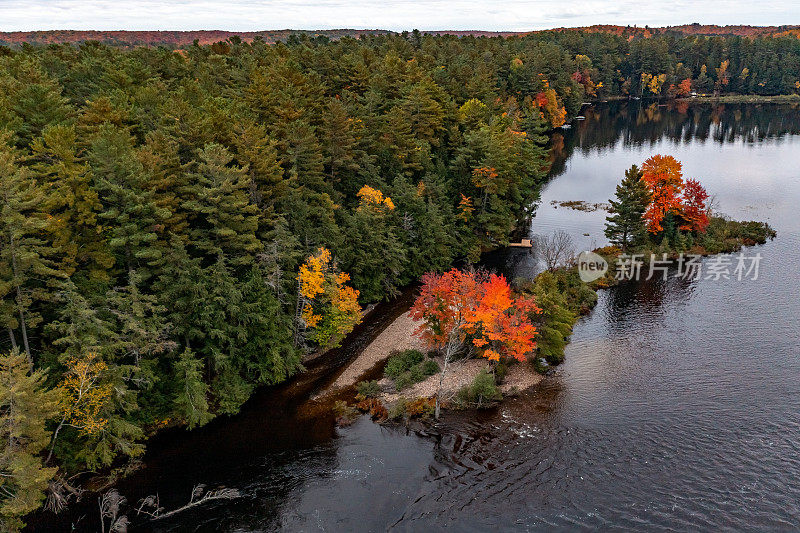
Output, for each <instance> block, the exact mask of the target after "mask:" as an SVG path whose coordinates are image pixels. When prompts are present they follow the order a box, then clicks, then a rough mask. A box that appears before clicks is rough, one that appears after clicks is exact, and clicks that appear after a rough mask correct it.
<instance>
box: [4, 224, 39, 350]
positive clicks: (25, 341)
mask: <svg viewBox="0 0 800 533" xmlns="http://www.w3.org/2000/svg"><path fill="white" fill-rule="evenodd" d="M9 239H10V244H11V268H12V271H13V273H14V287H15V288H16V290H17V310H18V311H19V327H20V329H21V330H22V345H23V347H24V348H25V356H26V357H27V358H28V363H30V364H31V365H32V364H33V358H32V357H31V347H30V345H29V344H28V328H27V327H26V325H25V313H24V312H23V311H22V287H20V286H19V277H18V275H19V274H18V269H17V254H16V252H15V249H14V235H10V236H9Z"/></svg>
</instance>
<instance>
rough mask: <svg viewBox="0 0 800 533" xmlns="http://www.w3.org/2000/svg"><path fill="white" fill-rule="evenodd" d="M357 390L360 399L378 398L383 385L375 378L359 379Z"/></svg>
mask: <svg viewBox="0 0 800 533" xmlns="http://www.w3.org/2000/svg"><path fill="white" fill-rule="evenodd" d="M356 391H357V392H358V399H359V400H363V399H365V398H377V397H378V396H379V395H380V393H381V386H380V385H378V382H377V381H375V380H372V381H359V382H358V383H356Z"/></svg>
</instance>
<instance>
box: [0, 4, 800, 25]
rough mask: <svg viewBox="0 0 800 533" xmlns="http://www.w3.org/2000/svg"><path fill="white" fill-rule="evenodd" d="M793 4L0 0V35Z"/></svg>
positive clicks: (691, 15)
mask: <svg viewBox="0 0 800 533" xmlns="http://www.w3.org/2000/svg"><path fill="white" fill-rule="evenodd" d="M798 19H800V14H798V13H797V9H796V4H795V3H794V2H793V1H788V0H782V1H778V2H762V3H753V2H752V1H751V0H724V1H717V2H713V3H712V2H690V1H687V0H677V1H673V2H664V1H658V2H655V1H632V0H619V1H600V0H578V1H573V2H565V1H564V0H518V1H513V0H504V1H497V0H494V1H491V0H489V1H470V0H451V1H445V0H434V1H421V0H394V1H388V0H352V1H345V0H257V1H243V0H228V1H221V0H200V1H196V2H192V1H187V0H174V1H167V0H160V1H156V0H89V1H80V0H28V1H22V0H0V31H28V30H47V29H78V30H87V29H97V30H113V29H128V30H198V29H221V30H231V31H256V30H269V29H284V28H293V29H326V28H383V29H391V30H404V29H413V28H419V29H421V30H434V29H481V30H507V31H524V30H532V29H542V28H552V27H557V26H582V25H589V24H623V25H625V24H631V25H633V24H638V25H640V26H643V25H645V24H649V25H651V26H663V25H670V24H673V25H674V24H685V23H691V22H700V23H703V24H756V25H770V24H793V23H794V24H797V23H800V20H798Z"/></svg>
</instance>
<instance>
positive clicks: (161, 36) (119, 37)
mask: <svg viewBox="0 0 800 533" xmlns="http://www.w3.org/2000/svg"><path fill="white" fill-rule="evenodd" d="M538 31H585V32H596V33H611V34H614V35H627V36H632V37H633V36H639V37H650V36H651V35H658V34H663V33H676V34H682V35H738V36H742V37H763V36H788V35H794V36H800V25H795V26H744V25H740V26H715V25H700V24H684V25H681V26H667V27H663V28H650V27H648V26H614V25H601V24H599V25H594V26H584V27H578V28H555V29H554V30H538ZM388 33H396V32H392V31H389V30H366V29H363V30H357V29H337V30H289V29H286V30H265V31H253V32H236V31H222V30H197V31H124V30H119V31H83V30H52V31H26V32H0V45H7V46H14V45H20V44H22V43H30V44H37V45H47V44H53V43H82V42H84V41H100V42H101V43H105V44H109V45H114V46H122V47H126V46H167V47H171V48H181V47H185V46H188V45H191V44H192V43H193V42H194V41H195V40H197V41H198V42H199V43H200V44H211V43H215V42H219V41H224V40H226V39H229V38H231V37H233V36H238V37H239V38H241V39H242V40H244V41H252V40H253V39H255V38H261V39H263V40H264V41H265V42H267V43H274V42H277V41H285V40H286V39H287V38H288V37H289V36H290V35H292V34H305V35H308V36H311V37H315V36H325V37H328V38H329V39H339V38H341V37H345V36H348V37H356V38H357V37H358V36H360V35H362V34H388ZM424 33H427V34H431V35H456V36H459V37H463V36H473V37H509V36H513V35H526V34H529V33H536V32H513V31H499V32H495V31H484V30H438V31H426V32H424Z"/></svg>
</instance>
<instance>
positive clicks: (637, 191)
mask: <svg viewBox="0 0 800 533" xmlns="http://www.w3.org/2000/svg"><path fill="white" fill-rule="evenodd" d="M641 178H642V171H641V170H639V167H637V166H636V165H633V166H631V168H629V169H628V170H626V171H625V178H624V179H623V180H622V182H621V183H620V184H619V185H617V192H616V200H609V203H610V204H611V213H610V214H609V215H608V216H607V217H606V229H605V235H606V237H607V238H608V240H609V241H611V242H612V243H613V244H616V245H618V246H619V247H620V248H621V249H622V250H623V251H626V250H627V249H628V248H629V247H632V246H638V245H640V244H642V243H643V242H644V241H645V239H647V226H646V224H645V221H644V219H643V218H642V215H644V212H645V211H646V210H647V206H648V204H649V203H650V193H649V192H648V190H647V186H646V185H645V184H644V183H642V181H641Z"/></svg>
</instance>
